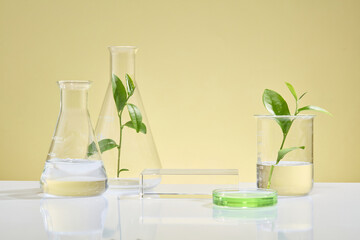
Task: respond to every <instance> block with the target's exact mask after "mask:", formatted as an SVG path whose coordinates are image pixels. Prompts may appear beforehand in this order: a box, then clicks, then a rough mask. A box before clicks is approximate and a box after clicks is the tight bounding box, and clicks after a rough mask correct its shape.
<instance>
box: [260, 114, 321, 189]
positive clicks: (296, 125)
mask: <svg viewBox="0 0 360 240" xmlns="http://www.w3.org/2000/svg"><path fill="white" fill-rule="evenodd" d="M256 118H257V186H258V187H259V188H271V189H275V190H276V191H277V193H278V194H279V196H300V195H306V194H308V193H309V192H310V191H311V189H312V186H313V119H314V116H313V115H298V116H256ZM281 123H288V126H289V130H288V133H287V134H286V135H284V134H283V130H282V128H281V127H280V125H281ZM299 147H301V148H304V149H300V148H299ZM291 148H296V149H293V150H291ZM287 149H288V150H291V151H289V152H287V153H286V154H284V155H283V158H280V160H279V154H280V153H281V152H280V150H281V151H282V152H283V151H287ZM278 160H279V161H278Z"/></svg>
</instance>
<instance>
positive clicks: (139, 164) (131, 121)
mask: <svg viewBox="0 0 360 240" xmlns="http://www.w3.org/2000/svg"><path fill="white" fill-rule="evenodd" d="M109 50H110V54H111V76H110V83H109V85H108V88H107V91H106V95H105V98H104V102H103V105H102V109H101V111H100V115H99V118H98V122H97V125H96V129H95V132H96V136H97V139H98V141H99V146H100V150H101V152H102V158H103V161H104V165H105V169H106V172H107V174H108V177H109V183H110V186H111V187H117V188H125V189H127V188H130V189H131V188H138V187H139V175H140V173H141V171H142V170H143V169H145V168H161V164H160V160H159V157H158V153H157V150H156V147H155V144H154V140H153V137H152V134H151V130H150V126H149V122H148V120H147V118H146V114H145V110H144V107H143V103H142V100H141V97H140V93H139V88H138V85H137V84H136V80H135V53H136V50H137V49H136V47H131V46H126V47H124V46H114V47H109ZM159 182H160V179H151V180H150V181H148V182H146V183H145V184H146V186H147V187H152V186H155V185H157V184H158V183H159Z"/></svg>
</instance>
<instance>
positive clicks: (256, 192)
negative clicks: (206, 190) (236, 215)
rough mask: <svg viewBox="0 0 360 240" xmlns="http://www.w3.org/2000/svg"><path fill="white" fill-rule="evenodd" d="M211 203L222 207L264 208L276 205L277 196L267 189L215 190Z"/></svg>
mask: <svg viewBox="0 0 360 240" xmlns="http://www.w3.org/2000/svg"><path fill="white" fill-rule="evenodd" d="M213 203H214V204H215V205H217V206H222V207H239V208H254V207H266V206H273V205H275V204H276V203H277V194H276V192H275V191H273V190H268V189H216V190H214V191H213Z"/></svg>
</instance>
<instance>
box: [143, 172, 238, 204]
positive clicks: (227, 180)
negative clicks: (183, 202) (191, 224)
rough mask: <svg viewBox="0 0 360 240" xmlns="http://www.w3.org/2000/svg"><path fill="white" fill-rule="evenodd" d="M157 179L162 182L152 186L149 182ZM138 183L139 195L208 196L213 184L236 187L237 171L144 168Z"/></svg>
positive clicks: (171, 196)
mask: <svg viewBox="0 0 360 240" xmlns="http://www.w3.org/2000/svg"><path fill="white" fill-rule="evenodd" d="M158 179H161V181H162V184H160V185H159V186H157V187H155V188H152V185H153V184H150V185H149V183H152V181H157V180H158ZM184 182H191V184H183V183H184ZM140 183H141V185H140V197H151V196H153V197H158V196H161V197H169V198H182V197H183V198H210V197H211V194H212V190H213V189H214V186H217V187H219V188H220V187H222V188H223V187H237V186H238V183H239V172H238V170H237V169H145V170H144V171H142V172H141V175H140ZM163 183H165V184H163ZM169 183H171V184H169ZM213 184H216V185H213Z"/></svg>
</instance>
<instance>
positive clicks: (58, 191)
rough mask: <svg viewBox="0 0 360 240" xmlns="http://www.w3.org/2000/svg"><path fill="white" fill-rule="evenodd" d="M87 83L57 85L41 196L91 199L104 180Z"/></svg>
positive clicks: (104, 188) (100, 188)
mask: <svg viewBox="0 0 360 240" xmlns="http://www.w3.org/2000/svg"><path fill="white" fill-rule="evenodd" d="M90 84H91V83H90V82H89V81H59V82H58V85H59V87H60V99H61V100H60V113H59V116H58V120H57V124H56V128H55V132H54V135H53V138H52V142H51V145H50V150H49V153H48V156H47V159H46V163H45V167H44V171H43V173H42V175H41V179H40V184H41V187H42V189H43V191H44V193H47V194H50V195H58V196H94V195H99V194H101V193H103V192H105V191H106V189H107V176H106V172H105V169H104V166H103V162H102V161H101V155H100V151H99V147H98V144H97V140H96V138H95V134H94V131H93V128H92V125H91V121H90V116H89V112H88V108H87V100H88V89H89V87H90Z"/></svg>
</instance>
